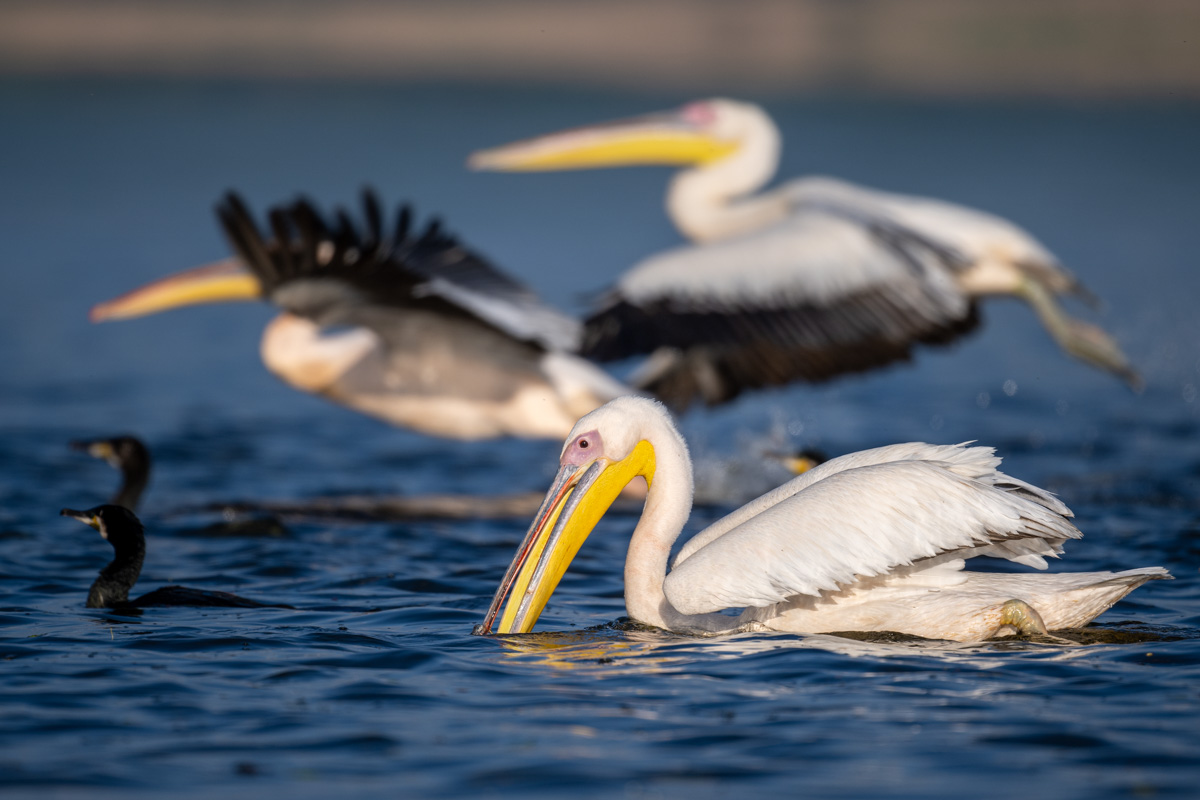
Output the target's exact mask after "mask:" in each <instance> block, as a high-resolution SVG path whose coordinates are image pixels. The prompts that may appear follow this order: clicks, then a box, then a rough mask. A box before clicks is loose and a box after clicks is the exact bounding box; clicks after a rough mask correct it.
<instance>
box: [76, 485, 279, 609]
mask: <svg viewBox="0 0 1200 800" xmlns="http://www.w3.org/2000/svg"><path fill="white" fill-rule="evenodd" d="M60 513H61V514H62V516H64V517H72V518H74V519H77V520H79V521H80V522H82V523H84V524H86V525H90V526H92V527H93V528H95V529H96V530H98V531H100V535H101V536H103V537H104V538H105V539H106V540H107V541H108V543H109V544H111V545H112V547H113V551H114V552H115V554H116V555H115V557H114V558H113V560H112V561H111V562H109V564H108V566H106V567H105V568H104V569H102V570H100V577H99V578H97V579H96V582H95V583H93V584H92V588H91V590H90V591H89V592H88V599H87V607H88V608H150V607H154V606H225V607H233V608H291V606H288V605H282V604H272V603H259V602H257V601H255V600H247V599H246V598H244V597H238V596H237V595H235V594H230V593H229V592H215V591H211V590H209V589H191V588H189V587H187V586H164V587H163V588H161V589H155V590H154V591H152V592H148V593H146V594H144V595H142V596H141V597H139V598H137V599H136V600H130V599H129V590H130V589H132V588H133V585H134V584H135V583H137V579H138V575H140V574H141V572H142V561H143V560H144V559H145V558H146V536H145V533H144V532H143V529H142V522H141V520H139V519H138V518H137V515H136V514H134V513H133V512H132V511H130V510H129V509H128V508H125V507H124V506H119V505H113V504H111V503H107V504H105V505H102V506H96V507H95V508H89V509H88V510H87V511H75V510H74V509H70V508H64V509H63V510H62V511H61V512H60Z"/></svg>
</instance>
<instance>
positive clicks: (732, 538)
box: [664, 448, 1082, 614]
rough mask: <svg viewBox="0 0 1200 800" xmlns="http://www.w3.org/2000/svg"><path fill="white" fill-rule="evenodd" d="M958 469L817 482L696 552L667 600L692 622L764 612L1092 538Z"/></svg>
mask: <svg viewBox="0 0 1200 800" xmlns="http://www.w3.org/2000/svg"><path fill="white" fill-rule="evenodd" d="M973 449H982V448H973ZM830 463H832V462H830ZM953 466H954V465H946V464H938V463H935V462H930V461H911V460H910V461H893V462H890V463H882V464H872V465H867V466H859V467H853V468H850V469H843V470H841V471H836V472H835V473H834V474H832V475H827V476H826V477H824V478H822V479H819V480H816V481H815V482H813V483H811V484H809V485H808V486H806V487H804V488H803V490H802V491H797V492H795V493H793V494H791V495H790V496H788V497H786V498H784V499H782V500H779V501H778V502H775V503H774V504H771V505H769V506H768V507H767V508H766V509H765V510H762V511H761V512H760V513H759V514H757V515H755V516H752V517H750V518H749V519H746V520H744V521H742V522H741V523H740V524H738V525H735V526H734V527H732V528H731V529H729V530H728V531H727V532H725V533H724V534H723V535H720V536H718V537H716V538H715V539H711V540H710V541H709V542H708V543H707V544H705V545H704V546H702V547H700V548H698V549H696V550H694V551H692V552H691V553H689V554H688V557H687V558H686V559H685V560H683V561H682V563H678V564H677V566H676V568H675V569H674V570H672V572H671V574H670V575H668V576H667V580H666V583H665V584H664V589H665V591H666V594H667V599H668V600H670V602H671V604H672V605H673V606H675V607H676V608H677V609H678V610H679V611H681V612H683V613H685V614H700V613H710V612H713V611H719V610H721V609H724V608H741V607H747V606H753V607H760V606H766V605H771V604H774V603H778V602H782V601H783V600H786V599H787V598H789V597H792V596H795V595H812V596H819V595H820V594H821V593H823V592H832V591H837V590H839V589H841V588H843V587H845V586H847V585H850V584H852V583H854V582H855V581H857V580H859V579H862V578H868V577H874V576H881V575H887V574H889V573H890V572H892V571H893V570H896V569H898V568H901V567H905V566H910V565H912V564H914V563H917V562H920V561H922V560H924V559H933V558H935V557H950V558H964V557H971V556H975V555H985V554H986V555H997V556H1000V557H1013V556H1016V557H1017V558H1018V560H1021V559H1024V557H1025V556H1037V557H1041V556H1046V555H1056V554H1057V553H1058V552H1060V551H1061V545H1062V543H1063V542H1064V541H1065V540H1067V539H1074V538H1079V536H1081V535H1082V534H1081V533H1080V532H1079V530H1078V529H1077V528H1076V527H1075V526H1074V525H1072V524H1071V522H1070V520H1069V519H1068V518H1067V517H1066V516H1063V515H1062V514H1061V513H1059V511H1058V510H1057V507H1058V506H1060V505H1061V504H1059V503H1058V501H1056V500H1053V498H1049V496H1048V495H1046V494H1045V493H1040V494H1039V496H1038V497H1039V499H1032V498H1031V497H1029V496H1028V495H1027V493H1025V492H1019V491H1011V490H1006V489H1005V488H1004V487H1003V485H1002V483H1001V482H1000V481H999V480H981V479H979V478H972V477H968V476H967V475H964V474H961V472H962V471H961V470H959V471H956V470H955V469H954V468H953ZM814 471H815V470H814ZM993 475H994V476H995V477H996V478H1007V476H1004V475H1003V473H998V472H997V473H993ZM1041 497H1046V498H1049V500H1050V501H1051V502H1048V503H1043V502H1040V498H1041ZM865 498H870V501H869V502H866V501H865ZM1025 560H1026V562H1027V563H1028V561H1029V560H1030V559H1025Z"/></svg>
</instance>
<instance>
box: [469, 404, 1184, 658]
mask: <svg viewBox="0 0 1200 800" xmlns="http://www.w3.org/2000/svg"><path fill="white" fill-rule="evenodd" d="M559 463H560V468H559V472H558V475H557V476H556V477H555V479H554V483H553V484H552V486H551V488H550V490H549V492H548V493H547V495H546V499H545V501H544V502H543V504H542V507H541V508H540V509H539V511H538V513H537V515H536V516H535V517H534V521H533V524H532V525H531V527H530V529H529V533H528V534H527V535H526V537H525V539H524V541H523V542H522V543H521V545H520V547H519V548H518V550H517V554H516V557H515V558H514V559H513V561H512V564H511V565H510V566H509V568H508V571H507V573H506V574H505V576H504V578H503V580H502V581H501V584H500V587H499V588H498V589H497V591H496V596H495V598H494V600H493V602H492V605H491V607H490V608H489V609H488V612H487V616H486V617H485V619H484V622H483V623H482V625H480V626H478V627H477V629H476V632H477V633H492V632H495V633H525V632H528V631H530V630H531V629H532V628H533V626H534V624H535V623H536V622H537V619H538V617H539V615H540V614H541V612H542V609H543V608H544V607H545V605H546V602H547V600H548V599H549V598H550V596H551V594H552V593H553V592H554V589H555V587H556V586H557V585H558V582H559V580H560V579H561V578H562V576H563V574H564V573H565V572H566V570H567V567H568V566H569V564H570V562H571V560H572V559H573V558H574V557H575V554H576V553H577V552H578V550H579V548H580V546H581V545H582V544H583V541H584V540H585V539H586V538H587V536H588V534H589V533H590V532H591V531H592V529H593V528H594V527H595V525H596V523H597V522H598V521H599V519H600V518H601V516H602V515H603V514H604V512H605V511H606V510H607V509H608V507H609V505H610V504H611V503H612V501H613V500H614V498H616V497H617V495H618V494H619V492H620V490H621V488H622V487H623V486H624V485H625V484H626V483H628V482H629V481H630V480H632V479H633V478H635V477H637V476H641V477H644V478H645V479H646V482H647V483H648V484H649V490H648V492H647V494H646V502H645V507H644V509H643V512H642V515H641V517H640V519H639V520H638V523H637V526H636V527H635V528H634V531H633V535H632V537H631V539H630V542H629V550H628V553H627V556H626V559H625V607H626V609H627V611H628V612H629V616H631V617H632V618H634V619H635V620H638V621H639V622H642V623H645V624H647V625H654V626H657V627H659V628H663V629H666V630H670V631H678V632H682V633H697V634H716V633H724V632H732V631H737V630H746V629H769V630H777V631H789V632H795V633H829V632H838V631H895V632H900V633H906V634H911V635H914V636H922V637H925V638H929V639H951V640H958V641H978V640H983V639H986V638H989V637H992V636H995V635H997V634H999V633H1003V632H1007V631H1010V630H1020V631H1024V632H1031V631H1037V632H1044V631H1046V630H1047V629H1063V628H1074V627H1080V626H1083V625H1085V624H1087V623H1088V622H1090V621H1091V620H1092V619H1094V618H1095V617H1096V616H1097V615H1099V614H1100V613H1102V612H1103V611H1105V610H1106V609H1108V608H1109V607H1110V606H1111V605H1112V604H1113V603H1115V602H1117V601H1118V600H1119V599H1121V598H1122V597H1124V596H1125V595H1126V594H1128V593H1129V592H1130V591H1132V590H1133V589H1134V588H1136V587H1137V586H1140V585H1141V584H1142V583H1144V582H1145V581H1147V580H1152V579H1155V578H1169V577H1170V575H1168V573H1167V572H1166V571H1165V570H1163V569H1162V568H1161V567H1148V568H1142V569H1133V570H1127V571H1124V572H1116V573H1113V572H1087V573H1063V574H1049V575H1037V574H997V573H978V572H968V571H966V570H965V569H964V566H965V561H966V560H967V559H970V558H973V557H977V556H992V557H996V558H1004V559H1008V560H1011V561H1015V562H1018V563H1021V564H1025V565H1027V566H1031V567H1036V568H1038V569H1045V568H1046V561H1045V558H1046V557H1047V556H1057V555H1058V554H1059V553H1061V552H1062V545H1063V543H1064V542H1066V541H1067V540H1068V539H1077V538H1079V537H1080V536H1081V535H1082V534H1081V533H1080V532H1079V530H1078V528H1076V527H1075V525H1074V524H1072V522H1071V516H1072V514H1071V511H1070V510H1069V509H1068V508H1067V507H1066V506H1065V505H1063V504H1062V503H1061V502H1060V501H1059V500H1057V499H1056V498H1055V497H1054V496H1053V495H1051V494H1050V493H1048V492H1046V491H1044V490H1042V489H1039V488H1037V487H1035V486H1032V485H1030V484H1028V483H1025V482H1023V481H1020V480H1017V479H1015V478H1012V477H1010V476H1008V475H1005V474H1004V473H1003V472H1000V471H999V470H998V469H997V467H998V466H999V463H1000V459H999V458H997V457H996V456H995V455H994V454H993V451H992V450H991V449H990V448H986V447H968V446H965V445H949V446H946V445H930V444H923V443H909V444H899V445H891V446H888V447H881V448H877V449H874V450H865V451H862V452H858V453H852V454H850V455H846V456H841V457H840V458H835V459H832V460H830V461H827V462H825V463H824V464H821V465H819V466H816V467H814V468H812V469H810V470H808V471H807V472H805V473H804V474H803V475H800V476H798V477H796V478H794V479H793V480H791V481H789V482H788V483H786V484H784V485H783V486H781V487H779V488H777V489H775V490H774V491H772V492H769V493H768V494H765V495H763V496H762V497H760V498H758V499H757V500H755V501H753V502H751V503H749V504H747V505H746V506H744V507H742V508H740V509H738V510H737V511H734V512H733V513H731V514H729V515H728V516H726V517H724V518H723V519H721V520H719V521H718V522H716V523H714V524H713V525H711V526H709V527H708V528H706V529H705V530H703V531H701V532H700V533H698V534H696V535H695V536H694V537H692V539H691V540H689V541H688V542H687V543H686V544H685V545H684V546H683V548H682V549H681V550H680V551H679V554H678V555H677V556H676V558H675V562H674V566H673V569H672V570H671V572H670V573H669V574H667V563H668V559H669V555H670V552H671V549H672V545H673V544H674V542H675V539H676V538H677V537H678V535H679V533H680V532H681V531H682V529H683V526H684V524H685V522H686V521H687V518H688V515H689V513H690V511H691V504H692V467H691V460H690V458H689V456H688V450H687V445H686V444H685V443H684V441H683V438H682V437H681V436H680V435H679V433H678V431H677V430H676V429H675V426H674V425H673V423H672V421H671V418H670V415H669V414H668V413H667V411H666V409H665V408H664V407H663V406H662V405H661V404H660V403H657V402H655V401H653V400H649V399H646V398H641V397H622V398H618V399H616V400H613V401H612V402H610V403H608V404H606V405H604V406H602V407H601V408H599V409H597V410H596V411H593V412H592V413H590V414H588V415H587V416H585V417H583V418H582V419H580V420H579V422H578V423H577V424H576V425H575V428H574V430H572V431H571V434H570V435H569V436H568V437H567V440H566V443H565V444H564V447H563V450H562V455H561V458H560V462H559ZM725 609H743V610H742V611H741V613H740V615H737V616H730V615H728V614H725V613H720V612H722V611H723V610H725Z"/></svg>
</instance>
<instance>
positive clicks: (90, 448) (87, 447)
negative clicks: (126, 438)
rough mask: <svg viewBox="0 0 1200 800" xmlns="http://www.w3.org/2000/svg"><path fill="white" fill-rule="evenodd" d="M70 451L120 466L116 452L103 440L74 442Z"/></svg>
mask: <svg viewBox="0 0 1200 800" xmlns="http://www.w3.org/2000/svg"><path fill="white" fill-rule="evenodd" d="M71 449H73V450H80V451H82V452H84V453H87V454H88V455H89V456H91V457H92V458H99V459H103V460H104V461H107V462H108V463H109V465H111V466H114V467H119V466H120V463H119V460H118V458H117V452H116V451H115V450H113V446H112V444H111V443H110V442H108V441H105V440H103V439H101V440H98V441H95V442H84V441H74V442H71ZM64 510H65V509H64Z"/></svg>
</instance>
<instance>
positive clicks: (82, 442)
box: [71, 436, 150, 470]
mask: <svg viewBox="0 0 1200 800" xmlns="http://www.w3.org/2000/svg"><path fill="white" fill-rule="evenodd" d="M71 448H72V449H73V450H80V451H83V452H85V453H87V454H88V455H89V456H92V457H93V458H102V459H104V460H105V461H107V462H108V464H109V466H111V467H114V468H116V469H122V470H123V469H126V468H128V467H131V466H135V465H142V464H145V465H149V463H150V452H149V451H148V450H147V449H146V445H144V444H142V442H141V440H139V439H138V438H137V437H136V436H113V437H111V438H109V439H76V440H75V441H73V442H71Z"/></svg>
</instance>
